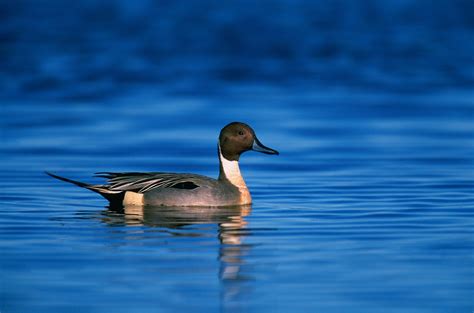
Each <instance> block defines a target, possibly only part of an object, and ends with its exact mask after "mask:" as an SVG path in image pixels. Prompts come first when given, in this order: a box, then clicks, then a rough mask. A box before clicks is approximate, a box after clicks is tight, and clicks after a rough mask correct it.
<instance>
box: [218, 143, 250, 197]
mask: <svg viewBox="0 0 474 313" xmlns="http://www.w3.org/2000/svg"><path fill="white" fill-rule="evenodd" d="M219 159H220V161H221V167H222V171H223V172H224V173H223V174H224V175H225V177H226V178H227V179H228V180H229V181H230V182H231V184H232V185H234V186H236V187H238V188H247V185H246V184H245V181H244V178H243V177H242V174H241V173H240V168H239V162H238V161H229V160H227V159H226V158H225V157H224V156H223V155H222V153H221V147H220V146H219Z"/></svg>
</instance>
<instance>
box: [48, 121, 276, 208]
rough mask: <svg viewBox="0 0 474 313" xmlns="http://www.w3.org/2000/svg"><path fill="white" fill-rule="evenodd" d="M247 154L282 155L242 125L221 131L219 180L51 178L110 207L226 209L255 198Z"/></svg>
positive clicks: (149, 175) (135, 175)
mask: <svg viewBox="0 0 474 313" xmlns="http://www.w3.org/2000/svg"><path fill="white" fill-rule="evenodd" d="M247 151H256V152H261V153H265V154H273V155H279V152H278V151H277V150H274V149H272V148H269V147H266V146H265V145H263V144H262V143H261V142H260V140H258V138H257V136H256V134H255V131H254V130H253V129H252V128H251V127H250V126H249V125H247V124H245V123H242V122H232V123H229V124H227V125H226V126H225V127H224V128H222V130H221V132H220V134H219V138H218V144H217V152H218V157H219V176H218V178H217V179H214V178H211V177H207V176H203V175H198V174H188V173H164V172H99V173H95V177H101V178H105V179H106V183H104V184H100V185H92V184H88V183H83V182H80V181H76V180H72V179H69V178H65V177H62V176H59V175H56V174H53V173H50V172H46V174H48V175H49V176H51V177H53V178H56V179H59V180H61V181H65V182H68V183H71V184H74V185H76V186H79V187H82V188H85V189H88V190H91V191H93V192H96V193H98V194H100V195H101V196H103V197H104V198H105V199H107V200H108V201H109V203H110V205H113V206H117V205H118V206H127V205H142V206H173V207H195V206H197V207H225V206H240V205H250V204H251V203H252V197H251V195H250V192H249V189H248V187H247V184H246V183H245V181H244V178H243V177H242V174H241V171H240V167H239V159H240V156H241V155H242V154H243V153H244V152H247Z"/></svg>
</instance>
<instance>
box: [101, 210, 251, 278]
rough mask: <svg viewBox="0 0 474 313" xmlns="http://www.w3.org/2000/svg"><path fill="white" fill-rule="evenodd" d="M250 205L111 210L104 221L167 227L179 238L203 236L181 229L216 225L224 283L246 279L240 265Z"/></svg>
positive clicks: (245, 247) (220, 273) (105, 215)
mask: <svg viewBox="0 0 474 313" xmlns="http://www.w3.org/2000/svg"><path fill="white" fill-rule="evenodd" d="M251 209H252V207H251V205H243V206H229V207H162V206H158V207H157V206H141V205H127V206H117V207H113V206H111V207H108V210H106V211H104V212H103V213H104V216H103V218H102V220H103V222H106V223H107V224H111V225H124V224H125V225H127V226H150V227H162V228H165V229H166V231H167V232H168V233H170V234H171V235H176V236H200V235H202V234H199V233H190V232H186V233H182V232H179V231H178V230H179V229H180V228H182V227H185V226H189V225H195V224H217V225H218V227H219V228H218V235H217V238H218V240H219V242H220V245H219V261H220V269H219V278H220V279H221V280H223V281H224V280H226V281H229V280H245V278H244V277H242V276H241V274H240V273H241V266H242V265H243V264H244V256H245V254H246V253H247V251H248V250H249V248H250V246H249V245H244V244H243V243H242V240H243V238H244V237H245V235H246V233H247V232H246V230H245V229H246V228H245V227H246V225H247V221H246V220H245V217H246V216H247V215H249V214H250V212H251Z"/></svg>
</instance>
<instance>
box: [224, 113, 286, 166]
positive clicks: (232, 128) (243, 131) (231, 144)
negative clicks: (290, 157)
mask: <svg viewBox="0 0 474 313" xmlns="http://www.w3.org/2000/svg"><path fill="white" fill-rule="evenodd" d="M219 146H220V149H221V153H222V155H223V156H224V157H225V158H226V159H227V160H229V161H238V160H239V157H240V155H241V154H242V153H244V152H245V151H249V150H254V151H258V152H262V153H266V154H279V153H278V151H276V150H273V149H271V148H268V147H265V146H264V145H263V144H262V143H261V142H260V141H259V140H258V139H257V136H256V135H255V132H254V130H253V129H252V128H251V127H250V126H248V125H247V124H244V123H240V122H232V123H230V124H228V125H226V126H225V127H224V128H222V130H221V133H220V135H219Z"/></svg>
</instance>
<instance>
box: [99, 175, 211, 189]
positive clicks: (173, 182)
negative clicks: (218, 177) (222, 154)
mask: <svg viewBox="0 0 474 313" xmlns="http://www.w3.org/2000/svg"><path fill="white" fill-rule="evenodd" d="M95 176H96V177H102V178H105V179H107V185H106V186H107V188H108V189H109V190H111V191H134V192H138V193H144V192H147V191H150V190H153V189H156V188H179V189H195V188H198V187H201V186H211V185H212V182H213V181H214V180H213V179H212V178H209V177H206V176H202V175H196V174H181V173H161V172H153V173H139V172H131V173H112V172H100V173H96V175H95Z"/></svg>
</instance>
